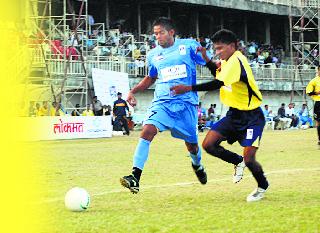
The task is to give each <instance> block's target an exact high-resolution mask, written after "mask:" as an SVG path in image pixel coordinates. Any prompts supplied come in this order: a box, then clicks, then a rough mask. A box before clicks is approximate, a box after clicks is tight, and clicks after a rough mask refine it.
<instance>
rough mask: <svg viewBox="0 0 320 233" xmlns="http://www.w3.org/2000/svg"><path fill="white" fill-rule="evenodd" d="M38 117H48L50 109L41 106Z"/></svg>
mask: <svg viewBox="0 0 320 233" xmlns="http://www.w3.org/2000/svg"><path fill="white" fill-rule="evenodd" d="M38 115H39V116H50V109H49V108H44V107H43V106H42V107H40V109H39V114H38Z"/></svg>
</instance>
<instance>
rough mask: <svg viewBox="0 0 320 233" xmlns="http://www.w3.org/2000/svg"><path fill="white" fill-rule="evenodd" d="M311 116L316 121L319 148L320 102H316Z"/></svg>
mask: <svg viewBox="0 0 320 233" xmlns="http://www.w3.org/2000/svg"><path fill="white" fill-rule="evenodd" d="M313 116H314V120H315V121H316V128H317V133H318V145H319V146H320V101H316V102H315V104H314V108H313Z"/></svg>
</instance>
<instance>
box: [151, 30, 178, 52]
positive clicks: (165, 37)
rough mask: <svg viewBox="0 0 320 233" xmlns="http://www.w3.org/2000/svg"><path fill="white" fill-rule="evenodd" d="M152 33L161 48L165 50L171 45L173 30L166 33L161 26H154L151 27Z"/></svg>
mask: <svg viewBox="0 0 320 233" xmlns="http://www.w3.org/2000/svg"><path fill="white" fill-rule="evenodd" d="M153 33H154V35H155V37H156V39H157V41H158V43H159V45H160V46H161V47H164V48H167V47H170V46H171V45H173V42H174V37H173V36H174V30H173V29H171V30H169V31H167V30H166V29H165V28H164V27H163V26H161V25H156V26H154V27H153Z"/></svg>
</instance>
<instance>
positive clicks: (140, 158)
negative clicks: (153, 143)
mask: <svg viewBox="0 0 320 233" xmlns="http://www.w3.org/2000/svg"><path fill="white" fill-rule="evenodd" d="M149 148H150V142H149V141H148V140H145V139H143V138H140V140H139V143H138V145H137V147H136V151H135V152H134V156H133V167H137V168H139V169H141V170H143V167H144V164H145V163H146V161H147V159H148V155H149Z"/></svg>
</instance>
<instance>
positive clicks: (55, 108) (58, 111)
mask: <svg viewBox="0 0 320 233" xmlns="http://www.w3.org/2000/svg"><path fill="white" fill-rule="evenodd" d="M65 115H66V114H65V113H64V111H63V110H62V107H61V104H60V103H57V102H55V101H54V102H52V107H51V108H50V116H65Z"/></svg>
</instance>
